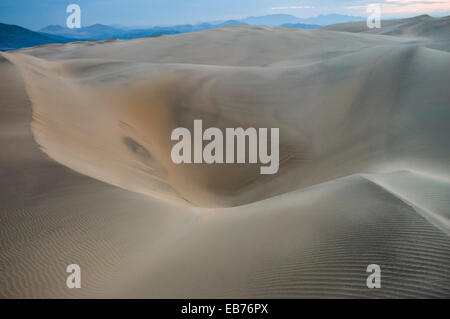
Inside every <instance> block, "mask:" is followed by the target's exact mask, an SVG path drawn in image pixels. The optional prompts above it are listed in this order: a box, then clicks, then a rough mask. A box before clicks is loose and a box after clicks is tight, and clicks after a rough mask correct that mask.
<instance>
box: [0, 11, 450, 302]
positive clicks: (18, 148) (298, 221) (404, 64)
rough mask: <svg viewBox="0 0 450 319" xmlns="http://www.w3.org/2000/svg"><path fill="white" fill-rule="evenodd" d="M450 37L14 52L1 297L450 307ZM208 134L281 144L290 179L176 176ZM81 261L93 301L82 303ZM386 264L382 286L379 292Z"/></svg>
mask: <svg viewBox="0 0 450 319" xmlns="http://www.w3.org/2000/svg"><path fill="white" fill-rule="evenodd" d="M430 19H431V18H430ZM437 20H439V21H437ZM437 20H436V19H433V20H432V21H431V22H430V21H429V18H427V17H418V18H414V19H411V20H408V21H409V22H408V21H406V20H405V21H400V22H399V21H397V22H395V23H394V22H393V23H392V24H391V25H388V26H387V27H386V28H387V29H389V30H390V31H389V30H387V29H386V30H384V31H383V32H382V34H372V33H370V32H369V33H366V32H360V33H351V32H358V31H355V30H357V26H358V25H359V24H358V23H354V24H352V25H351V28H349V26H348V25H346V26H343V25H337V26H336V27H334V30H337V31H333V28H328V29H329V30H298V29H291V28H272V27H227V28H223V29H216V30H208V31H201V32H194V33H189V34H180V35H173V36H163V37H158V38H143V39H135V40H129V41H109V42H104V43H101V42H100V43H96V42H78V43H70V44H66V45H49V46H41V47H36V48H29V49H23V50H20V51H17V52H10V53H2V55H3V58H2V60H1V61H0V62H1V64H0V68H1V70H2V76H3V77H5V78H7V79H8V81H5V82H4V83H2V87H1V95H2V100H3V101H2V102H1V108H0V112H1V114H2V117H1V119H0V121H1V122H0V123H1V128H2V131H1V135H0V138H1V140H0V143H1V145H2V149H3V150H5V153H4V154H2V155H1V157H0V167H2V169H4V171H5V173H2V174H4V176H3V175H2V177H4V178H3V181H2V182H1V183H2V184H1V189H2V194H1V196H2V204H1V206H0V207H1V211H2V213H1V215H0V218H1V220H2V225H4V226H2V228H1V240H2V247H4V248H2V256H1V260H0V264H1V265H2V268H3V269H5V271H3V272H2V273H1V274H0V276H1V277H2V278H0V279H1V281H2V282H5V283H6V284H5V285H4V286H3V288H1V290H0V295H2V296H3V297H81V296H84V297H105V296H108V297H129V296H133V297H448V296H450V290H449V283H450V274H449V273H448V268H449V263H450V248H449V244H450V238H449V234H450V233H449V232H450V222H449V218H450V205H449V199H450V176H449V173H448V172H449V171H450V161H449V158H450V147H449V146H450V145H449V143H450V142H449V139H448V136H450V127H449V126H448V119H449V117H450V109H449V107H450V91H449V90H448V83H450V82H449V80H450V53H449V52H447V51H446V50H445V46H446V44H445V43H446V42H445V41H443V40H442V37H439V36H437V35H438V34H442V30H446V29H445V28H448V26H449V25H450V23H449V21H448V19H446V18H442V19H437ZM427 21H428V22H427ZM436 21H437V22H436ZM394 29H395V30H397V31H394ZM400 29H402V30H403V31H398V30H400ZM406 29H407V30H408V31H405V30H406ZM382 30H383V29H382ZM412 34H414V37H412V36H411V35H412ZM391 35H394V36H391ZM418 37H421V39H418ZM443 43H444V44H443ZM22 79H23V80H22ZM28 99H29V100H30V101H28ZM31 108H32V121H31V130H30V126H29V121H30V120H31ZM194 119H202V120H203V123H204V126H205V127H210V126H213V127H218V128H221V129H224V128H226V127H239V126H241V127H244V128H245V127H279V128H280V170H279V172H278V173H277V174H275V175H260V174H259V165H256V164H240V165H232V166H229V165H226V164H211V165H190V164H180V165H177V164H174V163H173V162H172V161H171V158H170V150H171V147H172V145H173V142H172V141H170V132H171V131H172V130H173V129H174V128H176V127H180V126H181V127H187V128H192V125H193V120H194ZM33 137H34V139H35V140H36V142H37V145H39V146H40V147H41V150H42V151H43V152H44V153H45V154H47V155H48V156H49V158H48V157H46V156H45V154H44V153H42V152H41V151H40V150H39V149H38V146H37V145H36V144H34V142H33ZM53 160H54V161H53ZM58 163H59V164H58ZM60 164H63V166H61V165H60ZM64 166H65V167H64ZM67 167H68V168H70V169H72V170H70V169H68V168H67ZM79 173H81V174H82V175H81V174H79ZM83 175H84V176H83ZM92 178H93V179H92ZM103 182H106V183H103ZM115 186H119V187H120V188H116V187H115ZM69 263H79V264H80V265H81V266H82V269H83V272H84V273H85V274H86V277H85V278H84V280H85V281H86V282H87V284H86V286H85V287H84V288H83V289H79V290H75V291H74V290H70V289H67V288H66V287H65V275H66V273H65V266H64V265H67V264H69ZM371 263H377V264H380V265H381V266H382V269H383V288H382V289H379V290H376V289H375V290H369V289H367V287H366V285H365V278H366V276H367V274H366V272H365V269H366V267H367V265H368V264H371Z"/></svg>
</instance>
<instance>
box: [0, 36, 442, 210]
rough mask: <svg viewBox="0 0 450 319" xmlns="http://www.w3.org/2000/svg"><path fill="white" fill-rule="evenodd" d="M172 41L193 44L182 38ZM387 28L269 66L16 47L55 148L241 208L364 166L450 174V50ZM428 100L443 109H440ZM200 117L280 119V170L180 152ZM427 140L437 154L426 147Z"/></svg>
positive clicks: (99, 170) (82, 168) (182, 198)
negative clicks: (182, 160)
mask: <svg viewBox="0 0 450 319" xmlns="http://www.w3.org/2000/svg"><path fill="white" fill-rule="evenodd" d="M247 31H248V30H243V31H239V30H234V31H233V32H234V33H236V34H239V32H247ZM217 32H220V31H214V33H215V34H214V36H217ZM222 32H225V31H222ZM257 32H263V31H261V30H257ZM266 32H269V31H266ZM284 32H286V33H287V34H289V32H290V31H284ZM328 32H329V31H328ZM323 33H324V31H322V32H318V33H317V34H318V35H320V36H323ZM329 33H332V32H329ZM204 34H206V35H208V34H211V32H209V33H208V31H207V32H204ZM325 34H326V33H325ZM211 36H212V35H211ZM296 36H297V37H298V38H299V40H301V39H302V37H305V34H303V33H300V34H297V35H296ZM309 37H310V35H308V38H309ZM319 38H320V37H319ZM325 38H326V37H325ZM158 39H162V38H158ZM158 39H147V41H157V40H158ZM173 41H175V42H176V41H178V42H179V43H183V37H177V39H175V40H173ZM199 41H200V40H199ZM203 41H205V40H203ZM352 41H355V43H359V42H362V41H363V40H362V39H360V38H355V39H352ZM364 41H367V40H364ZM378 41H380V42H381V43H383V45H381V46H377V47H375V48H371V49H361V50H360V51H357V52H353V51H350V52H349V53H347V54H342V55H340V56H337V57H331V58H323V59H322V60H320V61H316V62H314V63H312V64H307V65H303V64H300V65H298V64H297V63H298V62H297V61H298V60H299V59H301V58H299V57H295V58H294V59H293V60H286V61H285V63H284V65H283V66H271V67H267V66H265V67H247V66H241V65H236V66H215V65H196V64H188V63H183V64H170V63H160V62H157V63H148V62H145V63H142V62H130V61H117V60H107V59H103V60H98V59H97V60H92V59H83V60H61V61H57V60H55V61H54V62H48V61H45V60H42V59H38V58H35V57H32V56H29V55H23V54H20V53H10V54H4V56H5V57H6V58H7V59H10V60H11V61H12V62H13V63H16V64H17V65H18V66H19V69H20V70H21V72H22V74H23V76H24V79H25V83H26V87H27V91H28V94H29V96H30V99H31V101H32V104H33V110H34V112H33V123H32V127H33V132H34V135H35V137H36V140H37V141H38V143H39V144H40V145H41V146H42V148H43V150H44V151H45V152H46V153H47V154H48V155H50V157H52V158H53V159H55V160H57V161H58V162H60V163H62V164H64V165H66V166H68V167H71V168H73V169H75V170H76V171H78V172H81V173H83V174H86V175H89V176H91V177H94V178H97V179H100V180H102V181H106V182H108V183H111V184H113V185H116V186H120V187H123V188H125V189H129V190H132V191H136V192H139V193H144V194H147V195H151V196H154V197H157V198H163V199H168V200H175V201H178V202H184V203H186V204H188V205H194V206H200V207H229V206H236V205H243V204H247V203H251V202H255V201H258V200H261V199H264V198H268V197H271V196H275V195H278V194H282V193H286V192H289V191H292V190H295V189H299V188H304V187H308V186H311V185H314V184H318V183H321V182H325V181H328V180H332V179H334V178H337V177H341V176H346V175H351V174H355V173H380V172H384V171H392V170H399V169H415V170H418V171H426V172H431V173H436V174H442V173H443V172H445V174H446V175H447V174H448V171H447V168H448V161H447V160H446V158H445V155H446V154H442V153H441V151H440V150H439V151H438V152H437V146H435V144H436V142H437V141H436V139H435V136H444V134H446V133H445V132H446V131H448V128H446V127H445V126H444V123H443V122H442V123H441V122H439V121H440V120H439V119H437V117H438V116H439V114H442V112H448V110H445V109H444V107H445V106H447V101H448V100H447V98H448V96H447V95H448V92H445V93H444V94H443V95H442V94H440V95H437V94H435V92H437V91H438V90H440V89H442V90H443V91H444V86H445V85H446V84H445V81H443V80H444V78H445V74H447V73H448V72H450V70H449V65H450V54H449V53H447V52H444V51H438V50H432V49H428V48H421V47H417V46H415V45H412V46H407V45H405V44H404V43H403V42H400V43H396V42H394V43H392V40H391V39H389V40H384V39H383V40H378ZM383 41H384V42H383ZM108 45H110V46H112V45H120V46H122V47H123V46H124V44H123V43H122V42H119V43H116V44H114V43H109V44H108ZM141 45H142V46H143V47H145V45H144V44H143V43H142V44H141ZM155 45H157V43H156V44H155ZM199 45H201V42H199ZM98 46H101V45H98ZM135 46H136V45H135ZM111 49H112V48H111ZM289 49H290V48H289V47H287V48H286V50H287V51H289ZM86 50H92V46H89V47H88V48H87V49H86ZM136 50H138V49H136ZM298 55H299V56H300V57H301V56H302V52H299V53H298ZM309 55H310V52H308V56H309ZM145 57H146V59H148V56H147V55H145ZM52 59H55V57H53V58H52ZM134 59H136V58H134ZM291 59H292V56H291ZM289 64H291V65H292V66H291V67H287V65H289ZM330 75H332V76H330ZM417 87H420V90H416V89H415V88H417ZM344 93H345V94H344ZM425 100H426V101H427V105H428V107H430V108H433V109H434V111H432V112H431V111H430V112H429V114H427V115H426V116H428V118H426V117H425V118H424V117H423V114H422V109H423V104H422V103H423V102H421V101H425ZM194 119H202V120H203V124H204V127H205V128H206V127H210V126H214V127H219V128H222V129H224V128H226V127H244V128H246V127H268V128H270V127H279V128H280V169H279V172H278V173H277V174H276V175H273V176H271V175H260V174H259V166H260V164H257V165H254V164H247V165H226V164H223V165H219V164H212V165H192V164H181V165H176V164H174V163H173V162H172V161H171V158H170V149H171V146H172V145H173V144H174V143H173V142H172V141H170V139H169V138H170V132H171V131H172V130H173V129H174V128H176V127H187V128H191V131H192V125H193V120H194ZM405 120H407V121H408V126H405ZM436 121H438V123H436ZM436 124H437V125H436ZM408 127H417V131H412V132H410V130H409V128H408ZM418 140H419V143H420V144H421V147H423V148H424V151H423V153H424V154H425V155H423V154H417V153H416V151H415V148H416V145H415V144H414V143H416V142H417V141H418ZM439 147H440V146H439ZM405 162H406V163H407V164H406V165H405V164H404V163H405ZM411 164H412V165H411ZM385 166H390V167H389V170H385V169H384V167H385ZM381 167H383V169H380V168H381Z"/></svg>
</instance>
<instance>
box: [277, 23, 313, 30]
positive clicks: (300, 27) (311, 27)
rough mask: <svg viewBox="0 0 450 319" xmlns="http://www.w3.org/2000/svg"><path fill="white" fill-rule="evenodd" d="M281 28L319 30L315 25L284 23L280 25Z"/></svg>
mask: <svg viewBox="0 0 450 319" xmlns="http://www.w3.org/2000/svg"><path fill="white" fill-rule="evenodd" d="M281 26H282V27H287V28H299V29H317V28H321V26H320V25H317V24H303V23H285V24H282V25H281Z"/></svg>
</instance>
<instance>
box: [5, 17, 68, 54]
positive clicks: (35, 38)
mask: <svg viewBox="0 0 450 319" xmlns="http://www.w3.org/2000/svg"><path fill="white" fill-rule="evenodd" d="M70 41H74V40H73V39H69V38H65V37H61V36H57V35H50V34H42V33H40V32H35V31H31V30H28V29H25V28H22V27H19V26H17V25H11V24H4V23H0V50H2V51H5V50H14V49H20V48H24V47H31V46H36V45H40V44H47V43H65V42H70Z"/></svg>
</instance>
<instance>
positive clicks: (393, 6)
mask: <svg viewBox="0 0 450 319" xmlns="http://www.w3.org/2000/svg"><path fill="white" fill-rule="evenodd" d="M374 3H377V1H376V0H375V1H374ZM378 4H379V5H380V7H381V12H382V13H387V14H403V13H413V14H418V13H430V12H438V11H450V0H384V2H378ZM347 9H350V10H360V11H363V10H364V11H365V9H366V6H350V7H347Z"/></svg>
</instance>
